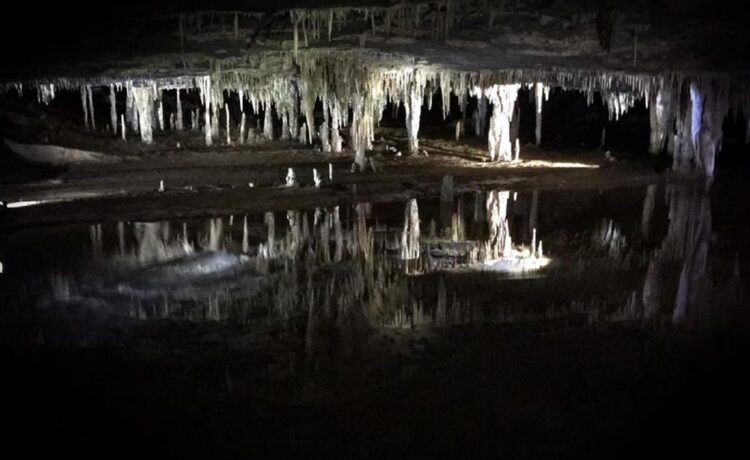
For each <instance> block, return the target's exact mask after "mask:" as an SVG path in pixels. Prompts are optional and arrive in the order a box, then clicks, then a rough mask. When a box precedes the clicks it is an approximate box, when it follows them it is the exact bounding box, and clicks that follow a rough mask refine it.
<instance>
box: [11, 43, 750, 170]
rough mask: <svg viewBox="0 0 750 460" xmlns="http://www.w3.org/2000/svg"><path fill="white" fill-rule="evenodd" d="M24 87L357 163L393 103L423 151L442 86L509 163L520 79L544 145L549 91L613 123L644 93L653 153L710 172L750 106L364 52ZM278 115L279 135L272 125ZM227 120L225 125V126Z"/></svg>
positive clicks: (690, 92)
mask: <svg viewBox="0 0 750 460" xmlns="http://www.w3.org/2000/svg"><path fill="white" fill-rule="evenodd" d="M26 85H27V86H31V87H32V88H34V89H35V90H36V92H37V96H38V99H39V101H40V102H42V103H45V104H48V103H50V102H51V101H52V99H53V98H54V96H55V94H56V92H59V91H60V90H70V89H77V90H79V91H80V94H81V104H82V108H83V115H84V123H85V125H86V126H87V127H89V128H90V129H97V128H96V125H95V121H94V120H95V119H96V118H95V114H94V106H95V104H94V95H95V94H97V93H99V94H107V95H108V96H109V105H110V119H111V120H110V129H111V130H112V132H113V134H115V135H117V133H118V132H119V133H120V135H121V136H122V137H123V138H125V137H126V131H127V130H128V129H129V130H130V131H131V132H133V133H138V134H139V136H140V138H141V140H142V141H143V142H146V143H151V142H152V141H153V133H154V132H157V131H161V130H164V129H166V128H170V129H177V130H180V129H183V127H184V126H185V124H186V120H188V119H189V121H190V124H189V126H190V127H191V129H195V130H197V129H200V127H201V125H202V127H203V130H204V135H205V143H206V145H212V144H214V143H217V142H221V141H224V142H222V143H226V144H240V145H241V144H253V143H257V142H262V141H265V140H271V139H274V138H281V139H284V140H287V139H291V140H296V141H300V142H302V143H304V144H312V143H313V142H317V141H319V142H320V145H321V149H322V150H324V151H331V152H340V151H342V150H343V149H344V137H345V136H343V135H342V132H346V131H345V129H347V128H348V135H349V136H348V137H349V146H348V147H349V149H350V150H351V151H352V152H354V169H358V170H360V171H364V170H365V167H366V166H367V160H366V151H367V150H369V149H371V148H372V143H373V141H374V132H375V128H376V127H377V125H378V123H379V122H380V120H381V117H382V115H383V110H384V108H385V107H386V105H387V104H389V103H391V104H394V106H398V105H403V107H404V108H405V112H406V129H407V134H408V148H409V152H410V153H411V154H416V153H417V152H418V151H419V127H420V118H421V110H422V106H423V105H426V106H427V108H428V109H429V108H431V106H432V103H433V100H434V99H435V96H436V95H437V94H438V93H440V94H441V96H442V97H441V100H442V113H443V116H444V117H447V116H448V115H449V113H450V110H451V103H450V101H451V97H450V95H455V96H457V98H458V107H459V110H461V111H462V112H465V110H466V107H467V104H468V99H469V97H476V98H477V104H476V110H475V113H474V118H475V120H474V126H475V130H476V134H477V135H484V128H485V126H486V118H487V116H488V115H489V116H490V122H489V131H488V133H487V135H488V150H489V156H490V159H491V160H504V161H509V160H512V159H514V156H513V147H514V145H513V144H514V141H515V139H514V137H515V138H516V139H517V131H518V129H517V119H515V120H514V115H516V114H517V108H518V106H517V104H516V99H517V94H518V91H519V89H520V88H521V86H522V85H526V86H528V87H529V89H530V90H531V94H532V95H533V97H534V99H535V108H536V120H537V126H536V133H535V137H536V142H537V144H538V143H540V142H541V136H542V130H541V114H542V102H543V100H544V99H546V98H547V97H548V94H549V88H551V87H562V88H568V89H577V90H580V91H583V92H584V93H585V94H586V95H587V99H588V101H589V103H593V101H594V94H595V93H596V92H599V93H600V94H601V95H602V100H603V101H604V102H605V104H606V105H607V108H608V112H609V114H610V118H611V119H618V118H619V117H620V116H621V115H622V114H623V113H625V112H626V111H627V110H628V109H630V108H631V107H632V106H633V105H634V104H635V102H636V101H637V100H643V101H644V102H645V103H646V105H647V107H648V108H649V112H650V115H651V142H650V150H651V151H652V152H659V151H662V150H664V149H666V150H667V151H668V152H669V153H671V154H672V155H673V158H674V168H673V169H674V170H676V171H681V172H683V171H692V170H698V171H701V172H703V173H705V174H706V175H707V176H711V175H712V174H713V169H714V162H715V156H716V154H717V152H718V150H719V149H720V147H721V140H722V132H721V123H722V120H723V119H724V117H725V116H726V115H727V114H728V113H730V112H732V113H735V114H737V113H743V114H746V113H748V111H749V110H748V109H749V108H750V90H748V86H747V84H746V83H744V80H733V79H731V78H729V77H726V78H723V77H718V76H712V77H700V76H689V75H683V74H663V75H638V74H627V73H623V72H604V71H602V72H594V71H585V70H570V69H554V68H553V69H537V68H535V69H506V70H498V71H473V72H469V71H461V70H455V69H448V68H441V67H439V66H434V65H427V64H423V63H419V62H417V61H416V59H415V58H412V57H408V56H404V55H399V54H394V53H386V52H376V51H365V50H359V49H305V50H300V51H299V52H297V53H292V52H289V51H274V52H268V53H263V54H260V55H254V54H251V55H247V56H242V57H232V58H226V59H217V60H214V61H212V63H211V68H210V71H209V72H208V73H207V74H202V75H195V76H180V77H174V78H154V79H124V80H118V79H114V78H103V77H102V78H94V79H78V80H71V79H55V80H44V81H32V82H28V83H27V84H26ZM23 87H24V85H23V84H21V83H10V84H4V85H2V86H0V90H5V91H8V90H11V89H15V90H17V91H18V92H19V93H22V92H23ZM168 91H176V102H177V104H176V111H175V112H174V113H170V114H165V113H164V109H163V100H164V96H165V94H166V92H168ZM187 91H198V92H200V98H201V102H202V109H201V110H200V111H195V110H193V111H192V112H191V113H190V114H189V118H187V117H186V114H185V113H184V110H183V108H182V106H181V98H182V97H184V96H187V93H186V92H187ZM119 92H124V93H125V101H126V104H125V112H124V113H118V111H117V104H116V98H117V94H118V93H119ZM233 95H236V97H233ZM237 101H239V102H237ZM318 102H319V103H321V104H322V107H323V121H322V123H320V124H317V125H316V119H315V115H314V111H315V107H316V103H318ZM237 105H239V116H236V114H237V110H236V109H237V107H236V106H237ZM247 109H249V110H252V112H253V113H254V115H255V117H256V119H257V120H258V123H257V125H256V126H249V123H248V122H247V120H246V118H247V115H246V111H247ZM222 112H223V113H222ZM232 114H234V115H235V116H234V117H233V116H232ZM261 114H262V123H261V121H260V120H261V118H260V115H261ZM465 117H466V114H465V113H464V118H465ZM277 120H280V124H281V132H280V134H279V133H278V131H277V130H276V129H275V127H274V126H275V124H278V122H277ZM167 121H168V123H167ZM222 121H224V123H223V124H224V129H225V132H224V133H221V132H220V126H221V124H222ZM514 123H515V125H516V126H515V129H514ZM517 150H518V149H516V152H515V157H518V151H517Z"/></svg>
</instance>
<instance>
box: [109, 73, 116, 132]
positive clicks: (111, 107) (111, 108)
mask: <svg viewBox="0 0 750 460" xmlns="http://www.w3.org/2000/svg"><path fill="white" fill-rule="evenodd" d="M109 120H110V121H109V123H110V126H111V127H112V135H113V136H117V100H116V99H115V85H109Z"/></svg>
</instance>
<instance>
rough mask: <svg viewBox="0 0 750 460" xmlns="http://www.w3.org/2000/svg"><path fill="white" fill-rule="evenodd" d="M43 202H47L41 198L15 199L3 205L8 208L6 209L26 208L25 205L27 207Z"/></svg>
mask: <svg viewBox="0 0 750 460" xmlns="http://www.w3.org/2000/svg"><path fill="white" fill-rule="evenodd" d="M43 203H47V201H45V200H41V201H16V202H15V203H8V204H7V205H5V207H6V208H8V209H14V208H26V207H29V206H36V205H39V204H43Z"/></svg>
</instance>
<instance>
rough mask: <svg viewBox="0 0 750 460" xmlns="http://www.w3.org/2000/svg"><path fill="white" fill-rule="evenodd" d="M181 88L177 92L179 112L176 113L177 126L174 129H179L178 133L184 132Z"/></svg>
mask: <svg viewBox="0 0 750 460" xmlns="http://www.w3.org/2000/svg"><path fill="white" fill-rule="evenodd" d="M180 91H181V90H180V88H177V90H176V91H175V93H176V97H177V111H176V112H175V124H174V127H175V129H177V131H182V129H183V124H182V117H183V115H182V99H181V98H180Z"/></svg>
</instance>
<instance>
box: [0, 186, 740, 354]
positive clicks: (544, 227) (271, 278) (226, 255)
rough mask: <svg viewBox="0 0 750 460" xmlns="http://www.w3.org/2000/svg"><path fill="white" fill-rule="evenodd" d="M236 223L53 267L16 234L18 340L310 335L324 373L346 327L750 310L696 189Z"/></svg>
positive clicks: (69, 255)
mask: <svg viewBox="0 0 750 460" xmlns="http://www.w3.org/2000/svg"><path fill="white" fill-rule="evenodd" d="M511 196H513V199H511ZM660 197H663V202H664V203H665V205H664V206H660V205H659V202H660V201H659V198H660ZM235 217H236V216H233V215H232V216H216V217H212V218H209V219H207V220H205V221H188V222H166V221H165V222H132V223H131V222H118V223H114V224H110V223H97V224H93V225H90V226H88V229H87V230H86V232H87V233H88V238H87V239H88V248H87V249H84V248H82V247H81V246H80V245H75V244H72V245H69V246H66V247H62V248H61V247H57V248H56V251H57V252H58V253H59V257H58V258H56V259H51V260H52V262H50V261H49V260H48V259H47V258H46V257H41V258H39V259H37V260H34V259H33V258H32V257H21V256H20V255H22V254H33V253H35V252H34V251H28V250H27V249H26V248H28V247H31V246H34V245H39V244H40V243H39V241H40V240H39V234H38V233H33V234H30V235H26V236H24V234H23V233H22V232H21V233H20V234H18V235H8V236H7V239H8V241H12V243H13V246H14V248H15V249H14V254H17V255H19V256H17V257H16V258H15V260H14V262H13V263H8V264H7V267H6V272H7V273H6V274H4V277H3V283H4V286H3V290H4V293H3V296H4V302H5V307H4V310H3V316H4V317H5V318H13V321H16V323H17V324H23V325H24V326H23V327H20V328H17V329H16V330H13V331H11V334H9V335H7V338H6V340H9V341H11V342H21V343H50V342H52V343H55V341H57V342H58V343H61V344H67V345H70V344H73V345H88V344H92V343H102V342H104V343H106V342H108V341H121V340H125V339H124V338H123V336H122V335H117V334H116V335H111V334H109V332H108V331H111V330H112V328H113V327H114V328H118V327H127V325H128V324H131V322H136V323H137V322H138V321H143V320H156V319H171V320H188V321H198V322H202V321H214V322H215V321H220V322H226V323H228V324H232V325H249V326H252V325H258V324H263V323H269V322H278V321H281V322H283V323H286V324H288V325H289V327H292V328H293V327H296V326H294V324H297V323H298V322H300V321H301V322H302V324H304V325H305V326H304V330H305V338H304V344H305V345H304V348H305V352H304V353H305V355H306V356H308V357H309V358H310V359H311V360H312V361H315V359H314V358H313V357H315V356H317V355H319V353H320V350H319V345H318V336H319V335H320V334H323V335H325V334H330V331H331V330H332V329H335V330H338V331H339V332H340V333H341V334H342V337H348V339H347V340H354V338H355V337H357V336H358V334H357V333H356V332H355V331H361V330H368V329H381V328H386V329H393V328H397V329H403V330H412V329H421V328H429V327H448V326H456V325H462V324H469V323H474V324H476V323H481V322H495V323H498V322H499V323H522V322H534V321H539V320H548V319H562V318H568V319H571V318H574V319H575V320H576V321H578V322H579V323H580V324H585V325H590V324H594V323H597V322H602V321H617V322H623V321H625V322H632V323H637V324H643V325H648V326H649V327H652V326H653V325H659V326H664V325H668V324H671V325H673V326H676V327H680V328H693V329H695V328H696V327H698V325H701V327H706V324H707V323H709V322H710V320H711V319H713V318H715V317H716V312H717V311H719V310H721V311H722V312H724V313H726V312H730V311H732V309H733V308H736V307H737V306H739V305H742V302H743V300H744V298H745V289H744V284H743V282H742V279H741V275H742V270H741V267H740V262H739V258H738V257H737V256H736V255H733V256H732V257H731V260H732V262H731V264H729V265H727V258H726V255H725V254H721V253H719V252H718V251H713V250H712V247H713V243H712V242H713V241H714V239H715V238H714V237H715V235H714V232H715V230H714V229H713V228H712V219H711V200H710V196H709V194H708V193H706V192H705V191H703V190H698V189H694V188H691V187H687V188H686V187H676V186H667V187H663V186H661V187H657V186H656V185H651V186H648V187H647V188H645V189H643V190H630V189H628V190H613V191H609V192H606V193H600V192H598V191H581V192H570V191H569V192H544V193H540V192H538V191H533V192H522V193H518V194H515V193H513V194H511V192H509V191H507V190H490V191H486V192H477V193H465V194H456V196H455V198H454V199H453V201H450V202H438V201H437V200H419V201H418V200H416V199H410V200H408V201H406V202H405V203H379V204H370V203H359V204H356V205H354V206H351V207H350V206H345V207H332V208H315V209H312V210H288V211H286V212H281V213H278V212H277V213H275V212H266V213H264V214H263V215H243V216H241V217H239V216H237V218H235ZM277 223H281V225H279V228H277ZM664 228H666V230H665V231H664ZM175 230H176V231H175ZM40 232H41V233H42V234H43V235H44V236H45V237H46V238H48V239H49V240H55V239H56V238H58V237H59V234H64V235H65V236H66V237H68V238H74V237H76V238H77V235H80V234H81V233H83V232H81V230H80V229H78V228H69V229H44V230H41V231H40ZM83 234H84V235H85V233H83ZM84 238H85V237H84ZM542 240H544V241H545V245H544V246H543V244H542ZM545 253H547V254H545ZM41 254H42V256H44V251H42V253H41ZM37 255H39V254H38V253H37ZM548 256H549V257H548ZM21 260H23V262H21ZM37 263H39V265H37ZM720 267H721V268H720ZM727 267H729V268H728V269H727ZM81 318H85V319H81ZM61 323H64V324H68V325H70V324H73V323H75V327H69V328H67V329H66V328H65V327H60V324H61ZM344 331H346V333H344Z"/></svg>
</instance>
